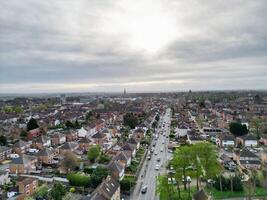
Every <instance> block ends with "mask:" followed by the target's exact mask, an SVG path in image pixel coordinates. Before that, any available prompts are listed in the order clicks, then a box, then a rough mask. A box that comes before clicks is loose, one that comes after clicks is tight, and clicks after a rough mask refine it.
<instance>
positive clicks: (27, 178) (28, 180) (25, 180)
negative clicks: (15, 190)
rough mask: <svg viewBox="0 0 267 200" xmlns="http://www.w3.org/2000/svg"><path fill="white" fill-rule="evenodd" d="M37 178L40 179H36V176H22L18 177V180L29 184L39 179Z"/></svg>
mask: <svg viewBox="0 0 267 200" xmlns="http://www.w3.org/2000/svg"><path fill="white" fill-rule="evenodd" d="M37 180H38V179H36V178H30V177H23V176H20V177H19V178H18V180H17V182H19V183H22V184H23V185H28V184H31V183H32V182H33V181H37Z"/></svg>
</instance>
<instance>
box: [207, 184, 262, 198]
mask: <svg viewBox="0 0 267 200" xmlns="http://www.w3.org/2000/svg"><path fill="white" fill-rule="evenodd" d="M206 191H207V192H208V193H211V194H212V196H213V197H214V198H215V199H227V198H234V197H245V196H247V194H246V190H244V191H240V192H231V191H223V192H221V191H218V190H216V189H215V188H212V189H206ZM254 196H267V191H266V190H265V189H264V188H261V187H257V188H256V190H255V194H254Z"/></svg>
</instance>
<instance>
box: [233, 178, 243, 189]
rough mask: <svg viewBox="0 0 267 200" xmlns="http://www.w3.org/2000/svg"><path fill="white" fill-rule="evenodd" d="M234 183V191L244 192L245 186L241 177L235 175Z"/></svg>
mask: <svg viewBox="0 0 267 200" xmlns="http://www.w3.org/2000/svg"><path fill="white" fill-rule="evenodd" d="M232 181H233V190H234V191H243V184H242V181H241V178H240V176H237V175H235V176H234V177H233V180H232Z"/></svg>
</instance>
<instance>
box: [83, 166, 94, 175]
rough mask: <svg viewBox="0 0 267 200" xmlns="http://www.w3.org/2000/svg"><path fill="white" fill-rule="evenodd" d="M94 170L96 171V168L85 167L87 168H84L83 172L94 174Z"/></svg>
mask: <svg viewBox="0 0 267 200" xmlns="http://www.w3.org/2000/svg"><path fill="white" fill-rule="evenodd" d="M93 171H94V169H93V168H91V167H85V168H84V169H83V172H84V173H86V174H92V173H93Z"/></svg>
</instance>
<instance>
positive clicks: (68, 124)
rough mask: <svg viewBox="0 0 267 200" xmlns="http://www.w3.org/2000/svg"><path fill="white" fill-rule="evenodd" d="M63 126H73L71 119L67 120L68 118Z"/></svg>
mask: <svg viewBox="0 0 267 200" xmlns="http://www.w3.org/2000/svg"><path fill="white" fill-rule="evenodd" d="M65 126H66V127H67V128H74V125H73V123H72V122H71V121H69V120H67V121H66V123H65Z"/></svg>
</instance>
